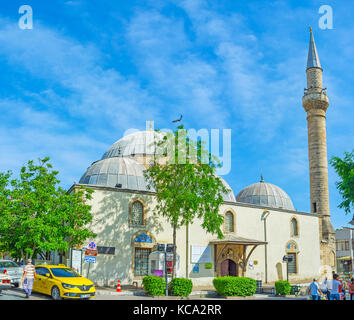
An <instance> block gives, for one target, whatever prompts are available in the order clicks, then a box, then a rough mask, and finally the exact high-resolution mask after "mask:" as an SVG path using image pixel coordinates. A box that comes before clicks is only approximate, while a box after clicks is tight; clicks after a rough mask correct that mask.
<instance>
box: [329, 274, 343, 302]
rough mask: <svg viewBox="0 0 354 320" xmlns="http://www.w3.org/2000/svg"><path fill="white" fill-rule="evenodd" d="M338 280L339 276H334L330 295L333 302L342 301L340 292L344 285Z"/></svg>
mask: <svg viewBox="0 0 354 320" xmlns="http://www.w3.org/2000/svg"><path fill="white" fill-rule="evenodd" d="M337 279H338V274H333V280H332V290H331V295H330V299H331V300H340V293H339V292H340V291H339V290H340V287H341V285H342V284H341V283H340V282H339V281H338V280H337Z"/></svg>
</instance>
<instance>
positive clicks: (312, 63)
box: [307, 27, 322, 69]
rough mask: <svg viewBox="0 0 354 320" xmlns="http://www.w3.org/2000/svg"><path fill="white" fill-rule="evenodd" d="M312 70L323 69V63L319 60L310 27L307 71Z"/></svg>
mask: <svg viewBox="0 0 354 320" xmlns="http://www.w3.org/2000/svg"><path fill="white" fill-rule="evenodd" d="M310 68H321V63H320V59H319V58H318V54H317V49H316V44H315V39H314V38H313V33H312V29H311V27H310V46H309V54H308V56H307V69H310ZM321 69H322V68H321Z"/></svg>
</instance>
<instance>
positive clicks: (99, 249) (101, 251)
mask: <svg viewBox="0 0 354 320" xmlns="http://www.w3.org/2000/svg"><path fill="white" fill-rule="evenodd" d="M97 252H98V253H99V254H113V255H114V254H115V252H116V248H115V247H103V246H97Z"/></svg>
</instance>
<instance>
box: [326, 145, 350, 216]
mask: <svg viewBox="0 0 354 320" xmlns="http://www.w3.org/2000/svg"><path fill="white" fill-rule="evenodd" d="M330 163H331V165H332V166H333V168H334V169H335V171H336V172H337V174H338V175H339V177H340V181H338V182H336V186H337V188H338V190H339V193H340V195H341V196H342V199H343V201H342V202H341V203H340V204H339V208H342V209H344V211H345V213H346V214H347V213H350V212H351V209H352V208H353V207H354V150H353V151H352V152H345V153H344V158H343V159H341V158H339V157H332V159H331V160H330Z"/></svg>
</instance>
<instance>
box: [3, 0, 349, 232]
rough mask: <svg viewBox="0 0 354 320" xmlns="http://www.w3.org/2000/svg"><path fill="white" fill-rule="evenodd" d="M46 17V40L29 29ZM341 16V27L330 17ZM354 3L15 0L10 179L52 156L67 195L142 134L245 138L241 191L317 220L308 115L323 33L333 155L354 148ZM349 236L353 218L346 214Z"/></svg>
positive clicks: (41, 25)
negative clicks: (120, 144) (313, 62)
mask: <svg viewBox="0 0 354 320" xmlns="http://www.w3.org/2000/svg"><path fill="white" fill-rule="evenodd" d="M23 4H28V5H31V6H32V9H33V19H34V29H33V30H21V29H19V27H18V19H19V17H20V15H19V14H18V9H19V7H20V6H21V5H23ZM323 4H327V5H330V6H331V7H332V8H333V15H334V20H333V26H334V28H333V29H332V30H328V29H326V30H322V29H320V28H319V25H318V21H319V18H320V17H321V15H320V14H319V13H318V9H319V7H320V6H321V5H323ZM353 9H354V5H353V4H352V2H351V1H349V0H348V1H343V0H341V1H327V2H326V3H323V2H321V1H306V4H305V1H301V2H299V1H231V0H228V1H225V0H220V1H201V0H188V1H167V0H153V1H149V0H147V1H133V0H132V1H112V0H110V1H108V0H100V1H97V0H90V1H88V0H86V1H84V0H72V1H65V0H62V1H59V0H57V1H55V0H52V1H39V0H37V1H36V0H32V1H26V2H23V1H17V0H13V1H6V2H5V1H2V3H1V5H0V70H1V77H0V155H1V157H0V171H5V170H8V169H11V170H13V171H14V172H18V170H19V168H20V167H21V165H22V164H24V163H25V162H26V161H27V160H29V159H36V158H38V157H44V156H50V157H51V159H52V163H53V164H54V166H55V168H56V169H58V170H59V171H60V179H61V181H62V185H63V187H69V186H70V185H71V184H72V183H73V182H74V181H79V179H80V177H81V175H82V174H83V173H84V172H85V170H86V168H87V167H88V166H89V165H90V164H91V163H92V162H93V161H95V160H98V159H99V158H101V156H102V154H103V153H104V152H105V150H106V149H107V148H108V147H109V146H110V145H111V144H112V143H113V142H115V141H116V140H118V139H119V138H121V137H122V135H123V133H124V132H125V130H127V129H129V128H138V129H144V128H145V121H146V120H149V119H154V121H155V127H158V128H167V127H171V120H174V119H176V118H178V117H179V115H180V114H183V119H184V124H185V126H186V127H188V128H195V129H201V128H208V129H212V128H219V129H223V128H230V129H232V167H231V172H230V173H229V174H228V175H226V176H224V178H225V179H226V180H227V181H228V183H229V184H230V185H231V187H232V188H233V190H234V192H235V194H237V193H238V192H239V191H240V190H241V189H242V188H244V187H246V186H247V185H249V184H252V183H255V182H258V181H259V179H260V173H261V172H262V173H263V176H264V179H265V181H266V182H271V183H274V184H276V185H278V186H280V187H281V188H283V189H284V190H285V191H286V192H287V193H288V194H289V195H290V197H291V198H292V200H293V202H294V205H295V208H296V209H297V210H299V211H306V212H308V211H309V210H310V196H309V173H308V153H307V127H306V113H305V111H304V110H303V108H302V95H303V89H304V87H306V75H305V68H306V60H307V50H308V42H309V31H308V27H309V25H311V26H312V28H313V31H314V36H315V40H316V45H317V49H318V52H319V57H320V60H321V64H322V67H323V69H324V86H325V87H327V88H328V91H327V93H328V95H329V98H330V107H329V109H328V112H327V138H328V140H327V142H328V157H329V158H330V157H331V156H332V155H339V156H341V155H342V154H343V152H344V151H346V150H347V151H350V150H352V149H353V141H354V126H353V118H354V108H353V104H352V101H353V100H354V91H353V83H354V79H353V78H354V64H353V63H352V61H353V55H354V43H353V41H352V37H353V34H354V24H353V14H354V10H353ZM337 179H338V178H337V176H336V174H335V172H334V171H333V169H332V168H329V188H330V206H331V214H332V221H333V225H334V227H335V228H339V227H342V226H344V225H346V224H347V222H348V221H349V220H351V216H348V215H347V216H345V215H344V212H343V211H342V210H340V209H338V208H337V206H338V204H339V203H340V201H341V199H340V196H339V194H338V192H337V190H336V187H335V181H336V180H337Z"/></svg>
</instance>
